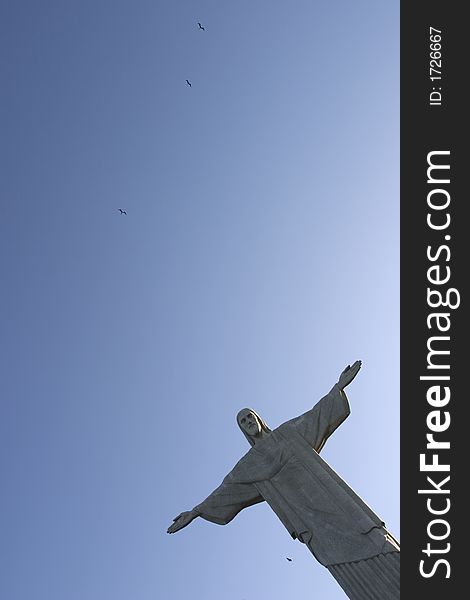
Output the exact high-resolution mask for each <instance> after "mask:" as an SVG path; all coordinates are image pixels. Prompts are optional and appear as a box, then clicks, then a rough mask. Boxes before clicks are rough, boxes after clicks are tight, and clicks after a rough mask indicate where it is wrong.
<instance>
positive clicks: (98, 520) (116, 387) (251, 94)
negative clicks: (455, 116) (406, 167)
mask: <svg viewBox="0 0 470 600" xmlns="http://www.w3.org/2000/svg"><path fill="white" fill-rule="evenodd" d="M197 21H200V22H201V23H203V25H204V26H205V28H206V30H205V31H200V30H198V28H197V24H196V23H197ZM398 24H399V4H398V2H395V1H394V2H376V1H374V0H367V1H361V0H359V1H356V2H349V1H348V0H341V1H335V0H330V1H328V2H326V1H322V2H320V1H312V0H298V1H295V2H280V1H279V0H269V1H268V0H257V1H256V2H253V1H252V0H251V1H248V0H239V1H238V2H224V1H221V0H217V1H216V0H200V1H198V2H195V1H194V0H191V1H190V0H181V1H179V0H178V1H167V2H162V1H158V0H153V1H150V0H135V1H132V2H131V1H130V0H55V1H54V0H43V1H41V2H37V1H33V0H23V1H21V0H20V1H13V0H5V1H4V2H2V3H1V6H0V29H1V32H0V33H1V35H0V40H1V41H0V44H1V52H0V64H1V81H2V91H1V96H2V98H1V107H2V108H1V120H2V123H1V136H0V137H1V142H0V145H1V152H2V156H1V163H2V167H3V169H2V171H3V173H2V177H1V182H0V186H1V187H0V192H1V198H2V207H1V222H0V228H1V229H0V250H1V256H2V260H1V264H2V272H1V282H2V292H1V310H2V317H3V318H2V325H1V330H0V334H1V340H2V357H1V370H2V376H1V379H0V385H1V408H0V411H1V412H0V446H1V448H0V450H1V452H0V465H1V482H2V492H1V495H0V514H1V519H2V524H1V531H2V535H1V536H0V555H1V565H2V575H1V577H0V596H1V597H2V598H5V599H8V600H103V599H106V600H107V599H109V600H155V599H165V600H167V599H168V600H173V599H174V600H186V599H188V598H194V599H196V600H202V599H204V600H220V599H221V598H223V599H224V600H252V599H255V598H269V600H285V599H286V598H290V597H294V596H295V597H309V598H327V599H329V600H330V599H331V600H335V599H338V600H340V599H341V598H344V597H345V596H344V594H343V593H342V591H341V590H340V588H339V587H338V585H337V584H336V582H335V581H334V580H333V579H332V578H331V576H330V575H329V573H328V572H327V571H326V570H325V569H324V568H323V567H321V566H320V565H319V564H318V563H316V561H315V559H314V558H313V556H312V555H311V554H310V552H309V551H308V550H307V548H305V547H304V546H303V545H301V544H299V543H298V542H295V541H293V540H292V539H291V538H290V537H289V535H288V533H287V531H286V530H285V529H284V527H283V525H282V524H281V523H280V522H279V521H278V519H277V517H276V516H275V515H274V513H272V511H271V510H270V508H269V507H268V506H267V505H266V504H265V503H263V504H259V505H257V506H254V507H251V508H250V509H247V510H245V511H243V512H242V513H240V514H239V515H238V516H237V518H236V519H235V520H234V521H232V523H230V524H229V525H227V526H225V527H219V526H217V525H214V524H211V523H208V522H206V521H203V520H202V519H197V520H196V521H195V522H194V523H192V524H191V525H190V526H189V527H188V528H187V529H185V530H183V531H181V532H180V533H178V534H176V535H173V536H169V535H167V534H166V529H167V527H168V526H169V524H170V523H171V521H172V519H173V517H174V516H176V515H177V514H178V513H179V512H181V511H183V510H189V509H191V508H192V507H193V506H194V505H195V504H197V503H198V502H200V501H202V500H203V499H204V498H205V497H206V496H207V495H208V494H209V493H210V492H211V491H212V490H213V489H214V488H216V487H217V486H218V485H219V483H220V482H221V480H222V478H223V477H224V476H225V475H226V474H227V472H228V471H229V470H230V469H231V468H232V467H233V465H234V464H235V463H236V462H237V461H238V460H239V458H240V457H241V456H242V455H243V454H244V453H245V452H246V451H247V450H248V444H247V442H246V440H245V438H244V437H243V435H242V434H241V433H240V432H239V430H238V427H237V425H236V422H235V416H236V414H237V412H238V410H239V409H240V408H242V407H244V406H252V407H253V408H254V409H255V410H257V411H258V412H259V413H260V414H261V415H262V416H263V417H264V419H265V420H266V421H267V423H268V424H269V425H270V426H271V427H276V426H278V425H280V424H281V423H282V422H284V421H285V420H287V419H289V418H292V417H294V416H297V415H299V414H301V413H303V412H305V411H306V410H308V409H309V408H310V407H311V406H312V405H313V404H314V403H315V402H316V401H317V400H319V399H320V398H321V397H322V396H323V395H324V394H325V393H327V392H328V391H329V389H330V388H331V386H332V385H333V384H334V383H335V382H336V381H337V378H338V376H339V374H340V372H341V371H342V370H343V368H344V367H345V366H346V365H347V364H348V363H352V362H353V361H354V360H356V359H361V360H362V361H363V368H362V371H361V372H360V373H359V375H358V377H357V379H356V380H355V381H354V382H353V383H352V384H351V386H350V387H349V388H348V396H349V398H350V402H351V406H352V414H351V416H350V418H349V419H348V420H347V421H346V422H345V423H344V424H343V425H342V426H341V427H340V428H339V429H338V430H337V431H336V433H335V434H334V435H333V436H332V437H331V438H330V440H329V441H328V443H327V445H326V447H325V449H324V450H323V452H322V455H323V457H324V458H325V459H326V460H327V461H328V462H329V463H330V464H331V465H332V466H333V468H335V470H336V471H338V472H339V474H340V475H341V476H342V477H343V478H344V479H345V480H346V481H347V482H348V483H349V484H350V485H351V486H352V487H353V488H354V489H355V490H356V491H357V492H358V493H359V495H360V496H361V497H362V498H363V499H364V500H365V501H366V502H367V503H368V504H369V505H370V506H371V507H372V508H373V509H374V510H375V512H377V513H378V514H379V515H380V516H381V517H382V518H383V519H384V520H385V521H386V523H387V526H388V527H389V529H390V531H391V532H392V533H393V534H395V535H396V536H397V537H399V448H398V445H399V362H398V360H399V353H398V349H399V348H398V343H399V277H398V275H399V273H398V266H399V231H398V223H399V193H398V190H399V188H398V182H399V171H398V169H399V163H398V159H399V154H398V144H399V129H398V123H399V102H398V98H399V79H398V75H399V71H398V69H399V62H398V60H399V29H398ZM186 78H188V79H189V80H190V81H191V82H192V87H191V88H189V87H188V86H187V85H186V84H185V80H186ZM118 208H124V209H125V210H126V211H127V216H122V215H120V214H119V212H118ZM287 556H289V557H291V558H292V559H293V560H292V562H288V561H286V557H287Z"/></svg>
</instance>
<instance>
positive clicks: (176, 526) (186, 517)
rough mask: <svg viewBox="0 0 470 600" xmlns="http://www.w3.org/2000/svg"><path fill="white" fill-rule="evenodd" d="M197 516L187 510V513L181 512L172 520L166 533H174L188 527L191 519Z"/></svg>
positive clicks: (193, 511)
mask: <svg viewBox="0 0 470 600" xmlns="http://www.w3.org/2000/svg"><path fill="white" fill-rule="evenodd" d="M197 516H198V513H197V512H196V511H195V510H188V511H185V512H182V513H181V514H180V515H178V516H177V517H175V518H174V519H173V521H174V523H173V524H172V525H170V527H168V529H167V533H175V532H176V531H179V530H180V529H183V527H186V525H189V524H190V523H191V521H192V520H193V519H195V518H196V517H197Z"/></svg>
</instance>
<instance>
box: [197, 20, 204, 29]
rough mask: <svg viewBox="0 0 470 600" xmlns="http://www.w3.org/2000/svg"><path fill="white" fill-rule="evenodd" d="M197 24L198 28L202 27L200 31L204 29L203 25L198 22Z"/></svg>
mask: <svg viewBox="0 0 470 600" xmlns="http://www.w3.org/2000/svg"><path fill="white" fill-rule="evenodd" d="M198 25H199V29H202V31H205V29H204V27H203V26H202V25H201V24H200V23H199V22H198Z"/></svg>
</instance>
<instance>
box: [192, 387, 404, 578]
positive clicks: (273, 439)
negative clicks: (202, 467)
mask: <svg viewBox="0 0 470 600" xmlns="http://www.w3.org/2000/svg"><path fill="white" fill-rule="evenodd" d="M349 413H350V409H349V403H348V399H347V397H346V394H345V393H344V391H342V390H341V389H340V388H339V387H338V385H335V386H334V387H333V388H332V390H331V391H330V392H329V394H327V395H326V396H325V397H324V398H322V399H321V400H320V401H319V402H318V403H317V404H316V405H315V406H314V407H313V408H312V409H311V410H309V411H308V412H306V413H305V414H303V415H301V416H300V417H297V418H294V419H292V420H290V421H287V422H286V423H284V424H283V425H281V426H279V427H278V428H277V429H275V430H273V431H271V432H270V433H268V434H267V435H266V436H265V437H264V438H262V439H261V440H260V441H257V442H256V444H255V445H254V446H253V447H252V448H251V449H250V450H249V451H248V452H247V453H246V454H245V456H243V458H242V459H241V460H240V461H239V462H238V463H237V464H236V465H235V467H234V468H233V469H232V471H231V472H230V473H229V474H228V475H227V477H225V479H224V480H223V482H222V484H221V485H220V486H219V487H218V488H217V489H216V490H215V491H214V492H212V494H211V495H210V496H208V498H206V500H204V502H202V503H201V504H199V505H198V506H197V507H195V508H196V510H198V511H199V514H200V516H201V517H202V518H204V519H206V520H207V521H212V522H213V523H217V524H219V525H225V524H226V523H229V522H230V521H231V520H232V519H233V518H234V517H235V516H236V515H237V514H238V513H239V512H240V511H241V510H242V509H243V508H246V507H248V506H251V505H253V504H256V503H258V502H262V501H263V500H265V501H266V502H267V503H268V504H269V506H270V507H271V508H272V510H273V511H274V512H275V513H276V515H277V516H278V517H279V519H280V520H281V522H282V523H283V524H284V526H285V527H286V529H287V530H288V532H289V533H290V535H291V536H292V537H293V538H294V539H295V538H297V539H299V541H301V542H302V543H305V544H306V545H307V546H308V547H309V549H310V550H311V552H312V553H313V554H314V556H315V557H316V558H317V560H318V561H319V562H320V563H321V564H323V565H324V566H326V567H330V566H332V565H337V564H339V563H350V562H355V561H361V560H364V559H368V558H372V557H377V556H378V555H384V554H387V553H389V552H396V551H397V550H398V546H397V545H396V544H395V543H394V541H393V538H391V536H389V534H388V533H387V532H386V530H385V529H384V527H383V526H384V523H383V522H382V521H381V519H380V518H379V517H378V516H377V515H376V514H375V513H374V512H373V511H372V510H371V509H370V508H369V506H367V504H365V502H364V501H363V500H361V498H359V496H358V495H357V494H356V493H355V492H354V491H353V490H352V489H351V488H350V487H349V486H348V485H347V484H346V483H345V481H343V480H342V479H341V477H339V475H338V474H337V473H335V471H334V470H333V469H332V468H331V467H330V466H329V465H328V464H327V463H326V462H325V461H324V460H323V459H322V458H321V457H320V455H319V452H320V450H321V449H322V447H323V446H324V444H325V442H326V440H327V439H328V437H329V436H330V435H331V434H332V433H333V432H334V431H335V429H336V428H337V427H338V426H339V425H341V423H342V422H343V421H344V420H345V419H346V418H347V416H348V415H349Z"/></svg>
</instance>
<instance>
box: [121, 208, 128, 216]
mask: <svg viewBox="0 0 470 600" xmlns="http://www.w3.org/2000/svg"><path fill="white" fill-rule="evenodd" d="M119 212H120V213H121V215H127V213H126V211H125V210H122V208H120V209H119Z"/></svg>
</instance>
